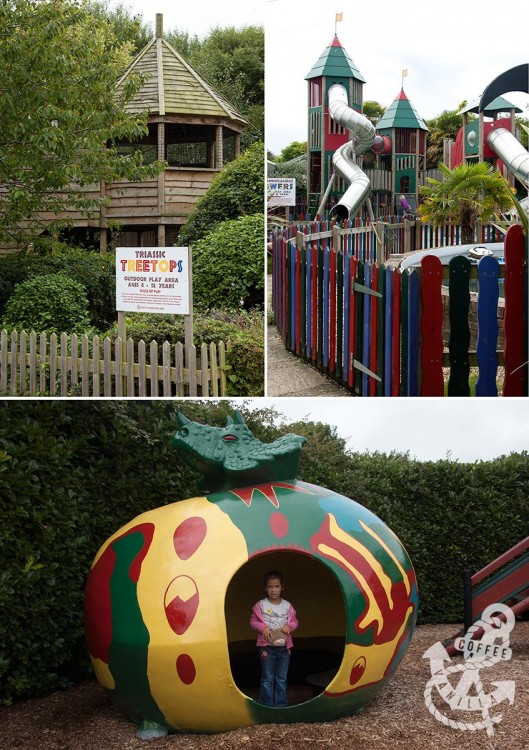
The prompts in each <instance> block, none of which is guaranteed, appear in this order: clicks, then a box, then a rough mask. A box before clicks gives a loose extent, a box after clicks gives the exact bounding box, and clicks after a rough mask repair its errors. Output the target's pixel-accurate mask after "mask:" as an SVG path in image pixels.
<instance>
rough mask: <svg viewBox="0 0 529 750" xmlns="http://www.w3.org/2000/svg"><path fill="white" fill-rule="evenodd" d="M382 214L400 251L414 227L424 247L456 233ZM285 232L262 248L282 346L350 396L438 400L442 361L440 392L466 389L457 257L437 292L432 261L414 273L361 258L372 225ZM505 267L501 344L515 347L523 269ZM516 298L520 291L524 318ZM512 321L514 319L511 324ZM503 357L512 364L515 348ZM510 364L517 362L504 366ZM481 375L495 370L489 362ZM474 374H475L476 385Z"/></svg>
mask: <svg viewBox="0 0 529 750" xmlns="http://www.w3.org/2000/svg"><path fill="white" fill-rule="evenodd" d="M386 218H387V227H389V229H391V231H392V232H393V234H392V238H393V239H392V242H393V243H394V244H396V246H397V247H399V248H400V249H403V248H409V247H414V246H415V244H416V239H417V238H416V237H415V232H416V230H417V231H418V229H419V228H420V229H421V232H423V234H424V235H425V237H423V240H424V244H425V245H427V246H428V245H439V244H455V243H456V242H458V241H459V228H457V227H453V226H447V227H437V228H435V227H426V226H422V227H418V225H417V226H416V225H415V224H414V222H404V223H403V224H396V223H395V217H386ZM408 224H409V225H411V226H410V227H409V226H408ZM408 230H410V231H408ZM289 232H290V234H289ZM289 232H284V233H283V234H279V233H277V234H276V236H275V238H274V239H273V243H272V244H273V253H274V278H273V286H272V296H273V301H275V304H276V307H275V313H276V324H277V327H278V330H279V332H280V334H281V336H282V337H283V340H284V341H285V344H286V346H287V348H288V349H290V350H291V351H293V352H294V353H296V354H297V355H298V356H301V357H305V358H307V359H308V360H309V361H311V362H312V363H314V364H315V365H316V366H317V367H318V368H320V369H322V370H323V371H325V372H326V373H327V374H328V375H330V376H331V377H333V378H335V379H336V380H337V381H338V382H340V383H341V384H342V385H345V386H347V387H348V388H349V389H350V390H352V391H353V392H354V393H356V394H357V395H371V396H372V395H375V394H376V395H388V396H389V395H395V396H399V395H410V396H412V395H419V394H421V395H437V396H441V395H444V374H443V365H444V366H445V367H447V366H448V365H450V375H449V383H448V391H449V395H464V394H465V393H468V392H469V385H468V382H469V366H470V364H472V365H473V366H475V361H476V353H474V352H469V346H470V345H469V343H468V332H469V315H470V311H469V305H468V300H469V272H468V261H467V260H464V259H462V258H458V259H457V261H456V262H455V265H454V266H453V268H452V270H451V271H448V269H446V267H445V269H444V272H445V275H446V276H449V285H448V289H447V290H445V291H444V292H443V294H442V278H443V267H442V266H441V263H440V261H439V259H438V258H436V257H435V256H433V255H432V256H427V257H426V259H425V260H424V261H423V266H422V268H420V269H416V270H413V271H410V272H406V273H404V274H403V273H402V272H401V271H400V270H399V269H397V268H394V267H389V266H388V267H387V268H386V267H380V268H378V267H377V266H376V265H375V264H374V263H372V262H370V258H372V257H373V255H374V250H375V249H376V242H375V235H374V232H373V227H371V226H369V224H368V223H367V222H364V223H362V222H355V223H354V225H353V224H351V226H348V227H347V228H346V229H344V228H337V227H334V228H333V229H332V230H329V229H328V225H327V224H326V223H325V222H315V223H314V224H312V225H310V226H309V225H307V226H306V227H304V228H303V229H302V228H301V227H298V228H294V230H292V228H291V229H290V230H289ZM296 232H297V234H296ZM410 232H411V233H410ZM480 235H481V236H484V237H486V238H487V239H497V237H495V236H494V235H493V233H492V230H489V228H486V230H484V229H480ZM294 238H295V241H294ZM370 243H371V244H370ZM419 244H420V243H417V245H419ZM372 250H373V252H371V251H372ZM364 258H367V260H363V259H364ZM458 263H459V264H460V265H459V266H458V265H457V264H458ZM512 263H514V261H513V262H512ZM511 268H512V269H513V271H512V274H511V277H512V279H511V281H509V282H508V283H507V292H506V293H507V294H508V295H509V294H511V298H510V302H509V299H507V301H506V305H507V307H506V310H507V311H508V310H509V309H510V314H509V313H508V312H507V313H506V317H507V324H506V342H509V341H512V336H516V335H517V336H518V338H519V339H520V338H521V339H522V341H523V345H525V330H526V327H527V321H526V319H525V317H524V316H521V315H520V314H519V305H520V302H519V301H518V302H515V300H516V299H517V295H519V294H520V291H519V287H520V283H521V279H522V276H523V270H520V268H518V270H517V271H516V272H515V271H514V265H512V264H511ZM474 273H475V271H472V274H474ZM514 278H516V279H517V281H516V284H517V285H518V287H517V288H518V291H516V292H512V293H511V292H509V288H510V287H511V286H512V285H513V284H514V283H515V282H514V281H513V279H514ZM497 282H498V279H497V277H496V278H495V280H494V282H493V286H495V287H496V289H497V285H498V284H497ZM362 286H364V288H362ZM486 286H487V284H486V281H485V282H482V283H481V284H480V285H479V286H478V301H479V299H480V298H481V305H478V308H479V309H478V318H479V320H478V325H479V326H480V327H481V331H482V340H483V335H484V330H485V329H484V326H486V318H487V315H488V316H489V317H490V318H491V320H492V318H493V317H494V316H495V315H496V312H497V305H496V303H495V301H494V298H492V299H491V301H487V291H486ZM377 288H378V290H379V292H381V298H375V297H373V296H372V295H371V294H369V290H370V289H371V290H375V289H377ZM513 288H514V287H513ZM368 295H369V296H368ZM443 296H447V299H448V306H447V311H448V312H447V314H448V317H449V320H448V329H449V342H448V344H449V346H448V351H447V352H446V353H444V348H443V330H442V323H443V310H444V307H443V302H442V299H443ZM525 299H526V291H525V290H523V300H524V301H523V302H522V310H523V312H524V314H525V307H524V305H525ZM496 302H497V297H496ZM509 304H510V308H509ZM521 317H524V320H523V323H522V324H521V325H520V318H521ZM514 321H516V323H517V325H516V326H515V324H514ZM445 322H446V321H445ZM512 328H517V330H518V334H514V333H511V329H512ZM482 346H483V341H482ZM514 351H515V350H514V349H512V348H511V352H514ZM522 351H523V350H522ZM507 352H509V349H508V344H507ZM512 356H513V358H514V357H515V359H516V362H520V350H518V352H517V354H516V356H515V355H514V354H513V355H512ZM523 356H524V355H522V357H523ZM523 361H524V360H522V362H521V364H522V369H523ZM478 364H479V362H478ZM516 367H519V365H517V366H514V367H512V369H513V370H516ZM491 370H494V372H496V370H497V360H496V361H495V362H493V363H492V365H491ZM375 373H376V375H377V376H378V377H379V378H380V380H378V379H377V377H375ZM484 377H485V375H484V373H482V386H483V383H484V380H483V378H484ZM518 378H519V376H518ZM508 387H509V377H508V376H507V388H508ZM517 389H518V391H519V390H520V389H523V391H524V392H527V383H526V379H525V378H524V382H523V385H522V384H521V381H520V380H518V384H517ZM478 390H479V389H478ZM487 392H488V391H487ZM507 392H508V391H507Z"/></svg>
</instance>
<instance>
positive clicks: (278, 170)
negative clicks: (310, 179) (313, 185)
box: [272, 160, 307, 195]
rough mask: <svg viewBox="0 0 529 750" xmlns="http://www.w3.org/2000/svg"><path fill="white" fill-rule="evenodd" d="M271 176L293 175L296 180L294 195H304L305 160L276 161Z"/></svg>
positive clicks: (305, 189) (305, 178)
mask: <svg viewBox="0 0 529 750" xmlns="http://www.w3.org/2000/svg"><path fill="white" fill-rule="evenodd" d="M272 176H273V177H293V178H295V180H296V195H305V194H306V192H307V162H306V160H303V161H294V162H276V164H275V165H274V171H273V174H272Z"/></svg>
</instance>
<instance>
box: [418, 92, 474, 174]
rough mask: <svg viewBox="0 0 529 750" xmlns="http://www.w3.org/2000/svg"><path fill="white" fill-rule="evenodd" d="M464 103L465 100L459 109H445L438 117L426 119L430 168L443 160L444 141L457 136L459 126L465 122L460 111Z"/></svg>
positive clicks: (427, 154)
mask: <svg viewBox="0 0 529 750" xmlns="http://www.w3.org/2000/svg"><path fill="white" fill-rule="evenodd" d="M464 104H465V103H464V102H463V103H462V104H461V106H460V107H459V109H458V110H447V109H445V110H444V111H443V112H441V114H440V115H437V117H433V118H432V119H431V120H426V125H427V126H428V133H427V134H426V157H427V160H428V167H429V168H436V167H437V165H438V164H439V162H442V161H443V141H444V140H445V139H446V138H452V139H455V138H456V136H457V134H458V132H459V128H460V127H461V126H462V124H463V118H462V116H461V115H459V114H458V112H459V110H460V109H461V108H462V107H463V106H464Z"/></svg>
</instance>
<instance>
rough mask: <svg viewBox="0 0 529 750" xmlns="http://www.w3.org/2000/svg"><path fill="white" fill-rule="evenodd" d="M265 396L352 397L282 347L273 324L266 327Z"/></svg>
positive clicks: (349, 393) (348, 392) (345, 390)
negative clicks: (266, 363)
mask: <svg viewBox="0 0 529 750" xmlns="http://www.w3.org/2000/svg"><path fill="white" fill-rule="evenodd" d="M267 339H268V340H267V353H268V366H267V378H268V381H267V389H266V395H267V396H352V395H353V394H352V393H351V392H350V391H348V390H347V389H345V388H342V387H341V386H340V385H338V383H336V382H335V381H334V380H331V378H328V377H327V376H326V375H323V374H322V373H321V372H320V371H319V370H316V368H315V367H312V366H311V365H308V364H306V363H305V362H303V361H302V360H301V359H300V358H299V357H296V355H295V354H292V352H289V351H287V350H286V349H285V347H284V345H283V342H282V340H281V337H280V336H279V334H278V332H277V330H276V328H275V326H268V335H267Z"/></svg>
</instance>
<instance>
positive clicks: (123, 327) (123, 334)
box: [118, 310, 127, 395]
mask: <svg viewBox="0 0 529 750" xmlns="http://www.w3.org/2000/svg"><path fill="white" fill-rule="evenodd" d="M118 337H119V338H120V339H121V344H122V345H121V361H122V363H123V364H122V367H121V372H122V376H121V384H122V385H121V393H122V394H125V395H126V393H127V390H126V389H127V378H126V372H127V318H126V315H125V313H124V312H123V311H122V310H118Z"/></svg>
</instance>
